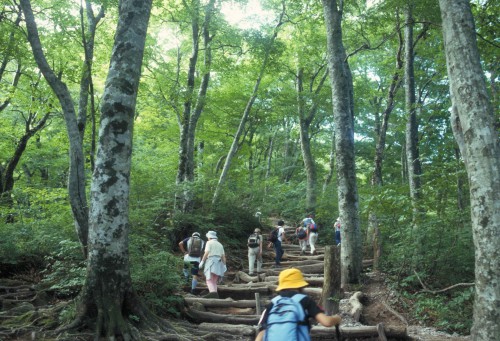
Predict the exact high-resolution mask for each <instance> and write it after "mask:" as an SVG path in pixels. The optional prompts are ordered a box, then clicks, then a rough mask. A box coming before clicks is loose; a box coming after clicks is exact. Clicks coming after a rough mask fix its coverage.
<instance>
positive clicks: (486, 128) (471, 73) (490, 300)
mask: <svg viewBox="0 0 500 341" xmlns="http://www.w3.org/2000/svg"><path fill="white" fill-rule="evenodd" d="M439 6H440V8H441V17H442V21H443V38H444V47H445V54H446V64H447V69H448V77H449V80H450V97H451V101H452V108H451V121H452V128H453V134H454V135H455V138H456V140H457V142H458V145H459V147H460V151H461V154H462V157H463V159H464V162H465V166H466V169H467V175H468V178H469V187H470V200H471V220H472V234H473V239H474V245H475V260H476V261H475V283H476V296H475V301H474V321H473V325H472V329H471V335H472V339H473V340H475V341H486V340H497V339H498V338H499V336H500V323H498V321H500V310H499V309H498V305H499V302H500V283H499V279H500V234H499V233H498V231H500V142H499V141H500V140H499V134H498V131H497V130H495V125H494V122H495V118H494V114H493V109H492V107H491V104H490V101H489V98H488V93H487V90H486V81H485V79H484V74H483V72H482V69H481V62H480V57H479V51H478V48H477V42H476V32H475V28H474V19H473V17H472V13H471V8H470V4H469V1H467V0H439Z"/></svg>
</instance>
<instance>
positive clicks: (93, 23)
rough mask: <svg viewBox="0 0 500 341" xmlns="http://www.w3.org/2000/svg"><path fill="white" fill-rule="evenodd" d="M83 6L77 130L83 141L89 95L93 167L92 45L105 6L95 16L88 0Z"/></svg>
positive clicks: (92, 160) (81, 13)
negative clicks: (81, 62) (81, 68)
mask: <svg viewBox="0 0 500 341" xmlns="http://www.w3.org/2000/svg"><path fill="white" fill-rule="evenodd" d="M85 8H86V13H87V24H88V27H87V30H85V21H84V18H83V8H80V23H81V27H82V43H83V50H84V57H85V58H84V61H83V71H82V77H81V79H80V100H79V105H78V130H79V131H80V138H81V141H82V143H83V138H84V134H85V128H86V126H87V111H88V102H89V97H90V112H91V115H90V117H91V118H92V135H91V139H92V141H91V149H90V165H91V169H94V165H95V125H96V124H95V119H96V118H95V101H94V84H93V81H92V64H93V59H94V45H95V33H96V29H97V24H99V21H101V19H102V18H104V14H105V7H104V6H101V9H100V10H99V13H98V14H97V17H96V16H94V10H93V9H92V3H91V2H90V1H89V0H86V1H85Z"/></svg>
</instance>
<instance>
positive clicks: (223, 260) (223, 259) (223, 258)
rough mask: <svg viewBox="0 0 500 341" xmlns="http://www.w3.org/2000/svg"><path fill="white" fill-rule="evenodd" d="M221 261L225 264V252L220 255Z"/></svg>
mask: <svg viewBox="0 0 500 341" xmlns="http://www.w3.org/2000/svg"><path fill="white" fill-rule="evenodd" d="M220 258H221V259H222V263H224V264H226V254H223V255H222V256H221V257H220Z"/></svg>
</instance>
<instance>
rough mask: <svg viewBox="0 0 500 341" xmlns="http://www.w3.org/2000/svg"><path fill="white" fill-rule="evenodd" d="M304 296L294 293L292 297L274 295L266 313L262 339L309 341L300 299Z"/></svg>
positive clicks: (270, 340) (271, 340)
mask: <svg viewBox="0 0 500 341" xmlns="http://www.w3.org/2000/svg"><path fill="white" fill-rule="evenodd" d="M304 297H306V296H305V295H303V294H295V295H293V296H292V297H283V296H276V297H275V298H273V299H272V300H271V302H272V303H273V306H272V308H271V310H270V311H269V313H268V315H267V321H266V332H265V334H264V340H266V341H268V340H269V341H275V340H287V341H309V340H311V337H310V336H309V326H308V323H307V321H306V314H305V312H304V308H302V305H301V304H300V301H301V300H302V299H303V298H304Z"/></svg>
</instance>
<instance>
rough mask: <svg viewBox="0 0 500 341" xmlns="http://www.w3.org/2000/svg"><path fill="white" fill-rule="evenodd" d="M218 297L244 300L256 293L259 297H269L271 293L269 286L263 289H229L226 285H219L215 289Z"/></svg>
mask: <svg viewBox="0 0 500 341" xmlns="http://www.w3.org/2000/svg"><path fill="white" fill-rule="evenodd" d="M217 292H218V293H219V296H222V297H241V298H246V299H251V298H253V295H254V294H255V293H256V292H258V293H259V294H261V295H269V294H270V293H271V289H270V286H269V285H268V286H264V287H252V288H248V287H230V286H226V285H219V286H218V287H217Z"/></svg>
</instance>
